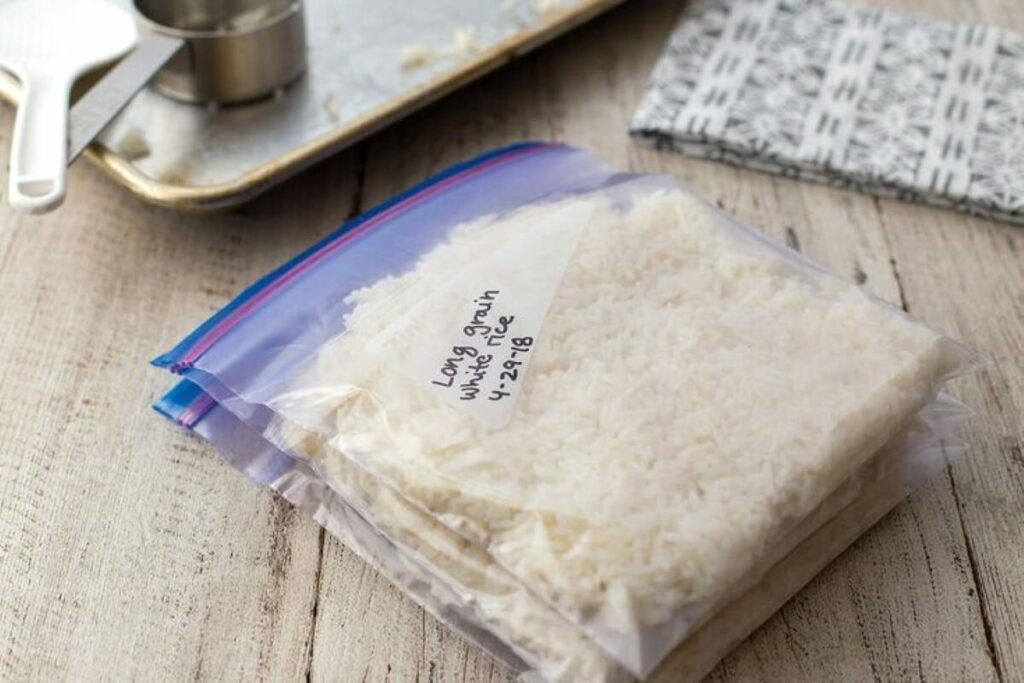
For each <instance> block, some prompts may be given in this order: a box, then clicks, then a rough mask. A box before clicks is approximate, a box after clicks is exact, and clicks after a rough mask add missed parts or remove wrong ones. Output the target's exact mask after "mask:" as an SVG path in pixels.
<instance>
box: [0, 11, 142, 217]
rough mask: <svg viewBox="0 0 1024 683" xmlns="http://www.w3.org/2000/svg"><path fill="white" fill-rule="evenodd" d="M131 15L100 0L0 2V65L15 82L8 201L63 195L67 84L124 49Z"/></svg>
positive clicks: (131, 39) (45, 204) (30, 207)
mask: <svg viewBox="0 0 1024 683" xmlns="http://www.w3.org/2000/svg"><path fill="white" fill-rule="evenodd" d="M135 40H136V28H135V20H134V18H133V17H132V16H131V15H130V14H129V13H127V12H125V11H123V10H121V9H118V8H117V7H114V6H113V5H111V4H110V3H108V2H104V1H103V0H13V1H12V2H8V3H2V4H0V67H3V68H5V69H7V70H8V71H10V72H11V73H13V74H14V75H15V76H16V77H17V78H18V80H19V81H20V82H21V98H20V100H21V102H20V105H19V107H18V113H17V117H16V118H15V121H14V138H13V141H12V144H11V163H10V192H9V195H8V201H9V202H10V204H11V206H13V207H15V208H17V209H21V210H25V211H31V212H33V213H39V212H43V211H47V210H50V209H53V208H56V207H57V206H58V205H59V204H60V203H61V201H62V200H63V199H64V193H65V187H66V181H65V176H66V174H67V164H68V107H69V104H70V97H71V86H72V85H73V84H74V82H75V79H77V78H78V77H79V76H81V75H82V74H83V73H85V72H86V71H88V70H90V69H93V68H95V67H97V66H100V65H101V64H104V63H106V62H109V61H111V60H113V59H116V58H117V57H119V56H121V55H123V54H124V53H126V52H127V51H128V50H130V49H131V48H132V46H133V45H134V44H135Z"/></svg>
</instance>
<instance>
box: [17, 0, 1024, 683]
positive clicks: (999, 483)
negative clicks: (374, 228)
mask: <svg viewBox="0 0 1024 683" xmlns="http://www.w3.org/2000/svg"><path fill="white" fill-rule="evenodd" d="M875 4H879V5H885V4H888V5H892V3H891V2H881V0H877V1H876V3H875ZM1015 5H1016V3H1014V2H1012V0H984V1H983V2H977V3H957V2H955V1H954V0H943V1H942V2H925V0H915V1H914V2H912V3H901V7H905V8H916V9H918V10H920V11H922V12H928V13H931V14H936V15H943V16H947V17H950V18H953V17H959V18H967V19H972V20H978V21H988V22H992V23H998V24H1002V25H1006V26H1014V27H1016V28H1018V29H1021V30H1024V17H1021V16H1019V10H1018V11H1014V10H1017V8H1016V7H1015ZM677 7H678V3H676V2H671V1H669V0H648V1H641V0H634V2H632V3H629V4H628V5H627V6H625V7H623V8H622V9H620V10H617V11H615V12H613V13H612V14H610V15H609V16H607V17H604V18H602V19H599V20H598V21H596V22H595V23H593V24H592V25H589V26H587V27H584V28H583V29H582V30H580V31H578V32H576V33H574V34H572V35H571V36H570V37H568V38H567V39H563V40H561V41H559V42H557V43H556V44H554V45H552V46H550V47H548V48H545V49H544V50H542V51H541V52H539V53H537V54H536V55H533V56H530V57H527V58H526V59H525V60H524V61H523V62H521V63H518V64H514V65H512V66H511V67H509V68H507V69H505V70H503V71H502V72H500V73H498V74H496V75H495V76H493V77H490V78H488V79H486V80H485V81H484V82H482V83H480V84H478V85H477V86H474V87H473V88H471V89H469V90H467V91H465V92H463V93H459V94H457V95H455V96H453V97H452V98H449V99H448V100H446V101H444V102H442V103H441V104H439V105H437V106H435V107H432V108H430V109H429V110H427V111H425V112H423V113H421V114H420V115H417V116H416V117H414V118H412V119H410V120H409V121H407V122H405V123H403V124H400V125H398V126H396V127H394V128H392V129H390V130H388V131H386V132H385V133H383V134H381V135H378V136H376V137H375V138H373V139H372V140H371V141H370V142H369V143H368V144H367V145H366V146H365V147H364V148H361V149H360V150H355V151H353V152H351V153H347V154H344V155H341V156H340V157H338V158H336V159H334V160H332V161H330V162H328V163H326V164H322V165H320V166H318V167H316V168H315V169H312V170H311V171H309V172H307V173H304V174H303V175H301V176H299V177H298V178H296V179H295V180H293V181H291V182H289V183H287V184H286V185H284V186H283V187H281V188H278V189H277V190H275V191H273V192H271V193H269V194H268V195H266V196H264V197H262V198H260V199H259V200H257V201H256V202H255V203H253V204H251V205H249V206H247V207H245V208H244V209H242V210H241V211H239V212H236V213H233V214H221V215H217V216H208V217H196V216H182V215H179V214H171V213H168V212H164V211H161V210H157V209H153V208H150V207H146V206H143V205H141V204H139V203H138V202H137V201H136V200H134V199H132V198H130V197H129V196H128V195H127V194H126V193H124V192H122V191H120V190H119V189H117V188H115V187H113V186H112V185H111V184H110V183H109V182H108V181H107V180H106V179H105V178H101V177H100V176H99V175H98V174H97V173H96V172H94V171H91V170H89V169H85V168H76V169H75V170H74V171H73V173H72V183H73V186H72V190H73V193H72V194H71V196H70V198H69V202H68V205H67V206H66V207H65V209H64V210H63V211H62V212H61V213H58V214H55V215H54V216H50V217H46V218H42V219H37V218H32V219H28V218H22V217H16V216H15V215H14V214H12V213H10V212H9V210H7V209H6V207H0V585H3V586H4V589H3V591H0V677H2V678H5V679H20V678H43V677H49V676H55V677H56V676H61V677H65V678H85V679H89V678H115V677H116V678H142V677H147V678H152V677H157V678H180V677H184V676H188V675H193V676H196V677H198V678H201V679H220V678H231V679H240V678H246V679H248V678H260V677H262V678H270V679H274V680H278V679H283V680H297V679H301V678H303V677H304V676H306V675H307V674H308V675H309V676H310V677H311V678H315V679H316V680H337V679H343V680H361V679H362V680H387V679H391V680H418V679H423V680H438V679H442V680H451V681H458V680H473V681H477V680H483V681H488V680H507V678H508V673H507V672H506V671H505V670H504V669H503V668H501V667H500V666H499V665H496V664H494V663H493V662H492V661H491V660H490V659H488V658H487V657H486V656H485V655H484V654H483V653H481V652H480V651H478V650H477V649H476V648H475V647H473V646H470V645H468V644H466V643H465V642H464V641H462V640H461V639H459V638H458V637H456V636H454V635H453V634H452V633H451V632H450V631H449V630H448V629H447V628H446V627H444V626H443V625H440V624H438V623H437V622H436V621H435V620H433V619H432V618H430V617H427V616H425V615H424V613H423V611H422V610H420V609H419V608H417V607H416V606H415V605H414V604H413V603H412V602H411V601H410V600H408V599H407V598H405V597H404V596H403V595H402V594H401V592H400V591H399V590H398V589H396V588H395V587H393V586H391V585H390V584H389V583H388V582H386V581H385V580H383V579H382V578H381V577H379V576H378V575H377V574H376V573H374V572H372V571H371V570H369V568H367V567H366V566H365V565H364V564H363V563H362V562H361V561H360V560H358V559H357V558H355V556H353V555H352V554H351V553H349V552H348V551H346V550H345V549H344V548H343V547H341V545H340V544H339V543H337V542H335V541H333V539H330V538H324V537H323V536H322V534H321V532H320V530H319V529H318V528H317V527H316V526H315V525H314V524H313V523H312V522H310V521H309V520H306V519H304V518H299V517H298V516H297V515H295V514H294V513H293V512H292V511H291V510H290V509H289V508H288V507H287V506H284V505H283V504H281V503H280V502H279V501H277V500H275V499H273V498H272V497H271V496H269V495H267V494H266V493H263V492H260V491H258V490H257V489H256V488H255V487H254V486H252V485H251V484H249V483H248V482H247V481H245V480H244V478H243V477H241V475H238V474H236V473H235V472H233V471H232V470H231V469H230V468H228V467H226V466H224V465H223V464H221V463H220V462H219V461H218V460H217V458H216V456H215V455H214V454H213V452H212V451H211V450H210V449H209V448H207V447H204V446H201V445H200V444H199V443H198V442H197V441H195V440H193V439H191V438H189V437H187V435H184V434H182V433H181V432H179V431H176V430H174V429H172V428H171V427H170V426H168V425H165V424H163V423H161V422H160V420H159V419H158V418H156V417H154V416H152V415H151V414H149V412H148V411H147V410H146V409H145V406H146V405H147V404H148V403H149V402H150V401H151V400H152V399H153V398H154V397H156V396H157V395H158V394H159V392H160V391H161V390H162V389H163V388H165V387H166V386H167V382H166V378H164V377H163V376H162V375H161V374H160V373H158V372H156V371H152V370H148V369H147V368H145V366H144V362H145V360H146V359H148V357H149V356H151V355H152V354H153V352H154V351H155V350H157V349H160V348H163V347H164V346H166V345H167V344H168V343H169V342H171V341H173V340H174V339H176V338H177V337H179V336H180V334H181V333H182V332H184V331H186V330H187V329H189V328H191V327H192V326H193V325H194V324H195V323H196V322H197V321H198V320H200V319H201V318H202V317H204V316H205V315H207V314H208V313H210V312H212V311H213V310H215V309H216V308H218V307H220V306H221V305H223V304H224V303H225V302H226V301H227V300H228V299H229V298H231V297H232V296H233V295H234V294H235V293H237V291H238V290H239V289H240V288H241V287H242V286H243V285H244V284H245V283H247V282H248V281H250V280H252V279H253V278H255V277H256V276H258V275H259V274H261V273H263V272H265V271H266V270H267V269H269V268H271V267H272V266H274V265H276V264H277V263H279V262H280V261H281V260H283V259H284V258H286V257H287V256H289V255H291V254H292V253H294V252H295V251H296V250H298V249H299V248H301V246H303V245H305V244H308V243H309V242H311V241H312V240H313V239H315V238H316V237H317V236H319V235H321V234H323V233H324V232H326V231H328V230H329V229H331V228H333V227H334V225H336V224H337V223H338V222H340V221H341V220H342V219H343V218H344V217H345V216H347V215H349V214H350V213H351V212H352V211H353V209H354V208H356V207H362V208H366V207H368V206H370V205H372V204H374V203H376V202H378V201H380V200H382V199H384V198H386V197H387V196H390V195H391V194H393V193H394V192H395V191H398V190H400V189H402V188H403V187H406V186H408V185H410V184H412V183H414V182H416V181H418V180H421V179H422V178H424V177H425V176H427V175H429V174H430V173H432V172H435V171H437V170H439V169H440V168H443V167H444V166H447V165H448V164H450V163H453V162H456V161H459V160H462V159H464V158H466V157H468V156H471V155H473V154H475V153H478V152H481V151H484V150H485V149H488V148H491V147H494V146H497V145H500V144H505V143H508V142H512V141H515V140H519V139H524V138H548V139H562V140H565V141H567V142H570V143H572V144H577V145H580V146H584V147H588V148H590V149H593V150H594V151H595V152H597V153H598V154H600V155H601V156H603V157H604V158H606V159H607V160H608V161H609V162H610V163H612V164H614V165H616V166H618V167H621V168H630V169H633V170H638V171H662V172H667V173H671V174H672V175H674V176H676V177H678V178H680V179H682V180H684V181H685V182H687V183H689V184H690V185H691V186H693V187H694V188H695V189H697V190H698V191H700V192H701V193H702V194H704V195H706V196H708V197H710V198H712V199H713V200H716V201H718V202H719V204H720V206H722V207H723V208H724V209H725V210H727V211H729V212H731V213H734V214H735V215H737V216H738V217H739V218H740V219H742V220H744V221H747V222H749V223H751V224H753V225H756V226H758V227H761V228H762V229H764V230H765V231H766V232H768V233H769V234H772V235H773V236H775V237H776V238H778V239H781V240H787V241H789V242H790V243H793V244H796V245H798V246H799V247H800V248H801V249H802V250H803V251H805V252H806V253H808V254H810V255H811V256H812V257H814V258H815V259H817V260H819V261H821V262H823V263H825V264H827V265H829V266H830V267H832V268H834V269H836V270H838V271H839V272H842V273H844V274H846V275H848V276H850V277H852V278H856V279H860V280H863V281H864V282H865V285H866V286H867V287H869V288H870V289H872V290H873V291H875V292H876V293H878V294H879V295H880V296H882V297H883V298H886V299H889V300H891V301H895V302H897V303H901V304H904V305H906V306H907V307H908V308H909V310H910V311H911V312H912V313H914V314H915V315H917V316H919V317H921V318H923V319H924V320H926V321H928V322H930V323H933V324H935V325H936V326H938V327H940V328H942V329H946V330H948V331H950V332H951V333H953V334H956V335H958V336H961V337H963V338H965V339H966V340H967V341H969V342H970V343H972V344H975V345H976V346H977V347H978V348H979V349H980V350H981V351H982V352H983V353H985V354H986V355H988V356H989V357H990V358H992V359H993V360H994V365H993V367H992V368H991V369H989V370H988V371H987V372H986V373H984V374H982V375H979V376H978V377H977V378H975V379H972V380H968V381H966V382H964V383H962V385H961V387H960V388H959V389H958V393H959V395H961V396H963V397H964V398H965V399H966V400H967V401H968V402H970V403H972V404H973V405H975V406H977V407H978V408H979V409H980V414H979V416H978V418H976V419H975V421H974V422H973V424H972V427H971V431H970V435H969V438H970V439H971V441H972V443H973V444H974V448H973V450H972V453H971V455H970V457H969V458H968V459H965V460H964V461H963V462H961V463H958V464H957V465H955V466H954V468H953V469H952V471H951V473H950V474H949V475H948V476H947V477H946V478H944V479H940V480H939V481H937V482H936V483H934V484H932V485H931V486H929V487H927V488H926V489H924V490H922V491H921V492H920V493H919V494H918V495H916V496H915V497H914V498H913V499H912V500H911V501H910V502H909V503H907V504H904V505H903V506H901V507H900V508H899V509H898V510H897V511H896V512H894V513H893V514H891V515H889V516H888V517H887V518H886V519H885V520H884V521H883V522H882V523H880V524H879V525H878V526H876V527H875V528H874V529H873V530H872V531H871V532H869V533H868V534H867V535H866V536H865V537H864V538H863V539H861V541H859V542H858V543H857V544H856V545H855V546H854V548H853V549H852V550H851V551H850V552H847V553H846V554H844V555H843V556H842V557H841V558H839V559H838V560H837V561H836V562H834V563H833V564H832V565H831V566H830V567H829V568H828V569H827V570H826V571H825V572H823V573H822V574H821V575H820V576H819V577H818V578H817V579H816V580H815V581H814V582H813V583H812V584H811V585H810V586H809V587H808V588H807V589H805V590H804V591H802V592H801V593H800V594H799V595H798V596H797V597H796V598H795V599H794V600H792V601H791V602H790V603H789V604H787V605H786V606H785V607H784V608H783V609H782V610H781V611H780V612H779V614H777V615H776V616H775V617H774V618H772V619H771V620H770V621H769V622H768V623H767V624H766V625H765V626H764V627H763V628H761V629H760V630H759V631H758V632H757V633H756V634H755V635H754V636H753V637H752V638H750V639H749V640H747V641H746V642H745V643H744V644H742V645H741V646H740V647H739V648H738V649H737V650H736V651H735V652H734V653H733V654H732V655H730V656H729V657H727V658H726V660H725V661H724V662H723V663H722V665H720V666H719V667H718V669H717V670H716V671H715V672H714V673H713V674H712V680H721V681H727V680H748V679H763V680H786V681H790V680H822V679H828V680H842V679H853V680H861V679H872V678H873V679H876V680H889V679H910V680H990V679H996V678H1001V679H1002V680H1021V679H1022V676H1024V674H1022V673H1021V672H1024V624H1022V615H1024V569H1022V567H1024V561H1022V560H1024V557H1022V552H1024V551H1022V550H1021V548H1024V545H1022V540H1024V539H1022V538H1021V535H1022V533H1024V532H1022V531H1021V529H1022V528H1024V524H1022V522H1024V504H1022V503H1024V493H1022V488H1024V486H1022V482H1024V477H1022V476H1021V471H1022V470H1021V467H1022V466H1024V465H1022V462H1024V460H1022V458H1021V455H1020V453H1021V451H1022V448H1024V425H1022V417H1021V410H1020V408H1021V406H1022V405H1024V397H1022V395H1021V390H1020V388H1019V387H1020V386H1021V381H1022V379H1024V376H1022V371H1021V369H1020V363H1019V361H1018V359H1019V358H1020V357H1021V351H1022V350H1024V300H1022V299H1021V296H1020V293H1019V289H1020V285H1021V281H1022V275H1024V272H1022V270H1024V268H1022V263H1024V261H1022V259H1021V254H1024V239H1022V238H1021V237H1020V233H1019V231H1018V229H1016V228H1011V227H1009V226H1004V225H999V224H994V223H990V222H985V221H980V220H972V219H967V218H964V217H960V216H956V215H954V214H951V213H949V212H945V211H940V210H935V209H928V208H924V207H917V206H910V205H905V204H900V203H896V202H887V201H882V202H878V201H876V200H873V199H871V198H868V197H863V196H860V195H856V194H851V193H846V192H840V191H836V190H830V189H827V188H823V187H818V186H814V185H810V184H805V183H797V182H793V181H788V180H783V179H778V178H773V177H769V176H765V175H761V174H757V173H752V172H748V171H741V170H735V169H731V168H728V167H725V166H721V165H716V164H712V163H706V162H700V161H695V160H689V159H684V158H682V157H678V156H675V155H670V154H664V153H656V152H652V151H650V150H647V149H644V148H641V147H639V146H637V145H635V144H634V143H632V142H630V141H629V140H628V139H627V138H626V136H625V128H626V125H627V122H628V119H629V116H630V114H631V112H632V110H633V108H634V107H635V105H636V102H637V100H638V98H639V93H640V92H641V90H642V88H643V85H644V81H645V80H646V78H647V75H648V73H649V70H650V67H651V65H652V64H653V61H654V58H655V57H656V55H657V53H658V51H659V50H660V47H661V45H662V42H663V40H664V37H665V36H666V35H667V31H668V30H669V29H670V28H671V25H672V23H673V21H674V15H675V13H676V11H677ZM10 123H11V115H10V110H9V109H6V108H2V109H0V157H6V151H7V141H6V138H5V137H3V136H6V135H7V134H8V132H9V130H10ZM364 157H365V158H364ZM363 176H365V180H363V181H360V180H359V178H361V177H363ZM5 181H6V177H5V176H4V175H2V174H0V184H2V183H4V182H5ZM0 192H2V190H0ZM314 615H315V616H314ZM669 667H671V663H670V664H669ZM672 673H673V672H672V669H671V668H667V669H663V670H662V671H660V672H659V680H672Z"/></svg>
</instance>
